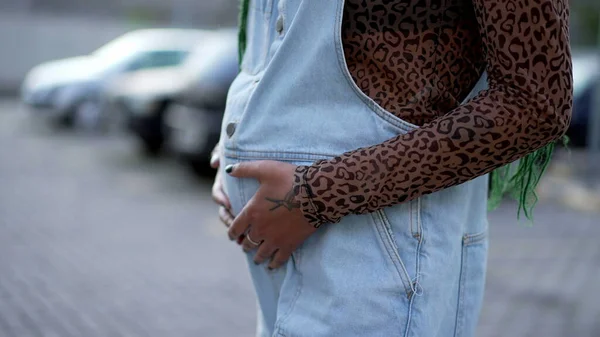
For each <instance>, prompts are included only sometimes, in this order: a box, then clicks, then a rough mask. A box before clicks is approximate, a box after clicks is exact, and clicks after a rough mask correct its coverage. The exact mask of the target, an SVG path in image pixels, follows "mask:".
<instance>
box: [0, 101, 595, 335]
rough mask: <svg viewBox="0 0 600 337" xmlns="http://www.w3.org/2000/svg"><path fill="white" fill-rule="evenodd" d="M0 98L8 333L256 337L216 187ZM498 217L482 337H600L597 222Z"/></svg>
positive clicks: (564, 210)
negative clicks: (51, 125)
mask: <svg viewBox="0 0 600 337" xmlns="http://www.w3.org/2000/svg"><path fill="white" fill-rule="evenodd" d="M35 125H36V123H32V120H30V119H29V118H25V117H24V116H22V115H20V114H19V113H18V111H17V109H16V106H15V104H13V103H10V102H0V187H1V188H0V337H29V336H31V337H38V336H44V337H46V336H48V337H95V336H102V337H104V336H108V337H112V336H115V337H121V336H123V337H125V336H126V337H138V336H140V337H142V336H143V337H147V336H148V337H155V336H156V337H164V336H170V337H192V336H194V337H196V336H202V337H204V336H227V337H229V336H252V333H253V329H254V321H255V318H254V314H255V308H254V297H253V294H252V290H251V285H250V280H249V277H248V275H247V272H246V269H245V265H244V261H243V259H242V257H241V255H240V254H239V252H238V249H237V248H236V247H233V246H232V245H230V244H229V242H228V241H227V240H226V239H225V238H224V235H223V232H222V228H221V225H220V224H219V223H218V221H217V218H216V217H215V215H214V207H213V205H212V202H211V200H210V191H209V186H210V183H209V182H208V181H196V180H194V179H193V178H192V177H191V176H190V175H188V174H186V173H185V170H183V168H182V167H179V166H178V165H175V164H174V163H173V161H171V160H155V161H152V160H146V159H143V158H140V157H138V156H136V155H135V151H134V146H133V145H132V144H131V143H130V142H128V141H127V140H125V139H122V138H119V137H108V138H106V137H104V138H101V137H93V136H89V135H81V134H73V133H62V134H55V133H52V132H50V131H48V130H47V129H46V128H43V127H36V126H35ZM514 218H515V217H514V208H513V207H512V205H504V206H503V207H501V208H500V209H499V210H497V211H495V212H493V213H492V214H491V215H490V223H491V247H490V259H489V273H488V282H487V294H486V298H485V304H484V310H483V313H482V318H481V322H480V323H481V324H480V327H479V331H478V336H483V337H497V336H498V337H500V336H511V337H520V336H523V337H525V336H532V337H537V336H544V337H555V336H556V337H559V336H560V337H563V336H578V337H596V336H600V304H599V303H598V294H600V245H599V244H598V238H599V234H600V221H599V220H598V213H595V212H588V211H583V210H580V209H579V210H578V209H572V208H568V207H565V206H562V205H561V204H559V203H554V202H553V201H552V200H548V201H546V202H544V201H542V202H541V203H540V205H539V206H538V208H537V211H536V224H535V225H534V226H533V227H528V226H527V225H526V224H517V223H516V221H515V220H514Z"/></svg>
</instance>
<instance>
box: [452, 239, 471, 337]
mask: <svg viewBox="0 0 600 337" xmlns="http://www.w3.org/2000/svg"><path fill="white" fill-rule="evenodd" d="M465 237H466V236H465ZM466 248H467V243H466V242H465V241H464V240H463V247H462V249H461V259H460V263H461V266H460V277H459V280H458V285H459V287H458V303H456V321H455V323H454V337H458V336H460V335H461V334H462V322H463V315H462V306H463V303H464V300H465V282H464V278H465V275H466V271H467V270H466V269H467V255H468V254H466V252H465V249H466Z"/></svg>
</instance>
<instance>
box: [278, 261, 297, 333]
mask: <svg viewBox="0 0 600 337" xmlns="http://www.w3.org/2000/svg"><path fill="white" fill-rule="evenodd" d="M299 264H300V257H298V262H297V264H296V272H297V273H296V274H297V275H298V289H296V293H295V294H294V297H293V298H292V301H291V302H290V307H289V308H288V310H287V311H286V313H285V314H283V315H282V316H281V319H279V320H278V321H277V322H276V323H275V327H274V329H275V331H276V332H277V334H279V335H280V336H283V337H286V336H289V334H288V333H287V332H286V331H285V329H284V328H283V327H282V325H283V324H284V323H286V322H287V320H288V319H289V318H290V316H291V314H292V311H293V310H294V308H295V307H296V302H297V301H298V298H299V297H300V293H302V273H301V272H300V268H299Z"/></svg>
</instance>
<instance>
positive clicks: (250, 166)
mask: <svg viewBox="0 0 600 337" xmlns="http://www.w3.org/2000/svg"><path fill="white" fill-rule="evenodd" d="M265 163H266V162H265V161H263V160H258V161H249V162H244V163H239V164H235V165H228V166H227V167H225V172H227V173H228V174H229V175H231V176H232V177H236V178H255V179H258V180H260V179H259V178H260V176H261V169H264V166H265Z"/></svg>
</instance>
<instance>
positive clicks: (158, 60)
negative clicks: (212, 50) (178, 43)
mask: <svg viewBox="0 0 600 337" xmlns="http://www.w3.org/2000/svg"><path fill="white" fill-rule="evenodd" d="M188 54H189V52H188V51H185V50H160V51H151V52H145V53H142V54H140V55H139V56H138V57H135V58H134V59H133V60H132V61H131V63H130V64H129V66H128V67H127V71H138V70H143V69H151V68H160V67H173V66H177V65H180V64H181V63H182V62H183V61H184V60H185V59H186V57H187V55H188Z"/></svg>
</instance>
